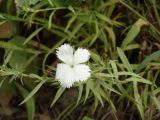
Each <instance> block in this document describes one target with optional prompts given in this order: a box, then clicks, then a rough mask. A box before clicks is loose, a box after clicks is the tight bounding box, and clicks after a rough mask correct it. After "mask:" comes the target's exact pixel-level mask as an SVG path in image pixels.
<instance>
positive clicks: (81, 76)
mask: <svg viewBox="0 0 160 120" xmlns="http://www.w3.org/2000/svg"><path fill="white" fill-rule="evenodd" d="M73 71H74V75H75V81H85V80H87V79H88V78H89V77H90V75H91V73H90V71H91V70H90V68H89V66H88V65H85V64H79V65H75V66H74V67H73Z"/></svg>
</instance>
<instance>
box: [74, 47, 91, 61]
mask: <svg viewBox="0 0 160 120" xmlns="http://www.w3.org/2000/svg"><path fill="white" fill-rule="evenodd" d="M89 58H90V53H89V51H88V50H86V49H83V48H78V49H77V50H76V52H75V53H74V64H79V63H84V62H87V61H88V60H89Z"/></svg>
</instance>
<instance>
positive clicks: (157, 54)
mask: <svg viewBox="0 0 160 120" xmlns="http://www.w3.org/2000/svg"><path fill="white" fill-rule="evenodd" d="M158 58H160V50H158V51H156V52H154V53H152V54H151V55H149V56H147V57H146V58H145V59H144V60H143V61H142V63H141V64H140V65H139V66H138V68H137V70H136V73H138V72H140V71H141V70H142V69H143V68H145V67H146V66H147V65H148V64H149V63H150V62H151V61H152V60H156V59H158Z"/></svg>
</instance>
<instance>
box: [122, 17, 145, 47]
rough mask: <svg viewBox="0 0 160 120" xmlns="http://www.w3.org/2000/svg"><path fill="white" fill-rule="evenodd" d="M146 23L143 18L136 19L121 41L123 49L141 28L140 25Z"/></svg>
mask: <svg viewBox="0 0 160 120" xmlns="http://www.w3.org/2000/svg"><path fill="white" fill-rule="evenodd" d="M147 24H148V23H147V22H146V21H145V20H143V19H138V20H137V21H136V23H135V24H134V25H132V27H131V29H130V30H129V32H128V34H127V36H126V38H125V39H124V40H123V42H122V46H121V47H122V48H123V49H124V48H125V47H127V45H128V44H130V43H131V42H132V41H133V40H134V39H135V37H136V36H137V35H138V33H139V32H140V30H141V27H142V26H144V25H147Z"/></svg>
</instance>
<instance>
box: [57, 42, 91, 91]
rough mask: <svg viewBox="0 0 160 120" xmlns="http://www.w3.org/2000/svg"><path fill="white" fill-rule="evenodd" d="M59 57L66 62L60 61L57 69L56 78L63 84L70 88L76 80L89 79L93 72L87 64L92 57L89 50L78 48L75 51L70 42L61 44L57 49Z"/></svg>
mask: <svg viewBox="0 0 160 120" xmlns="http://www.w3.org/2000/svg"><path fill="white" fill-rule="evenodd" d="M56 54H57V57H58V58H59V59H60V60H61V61H62V62H64V63H59V64H58V65H57V70H56V79H57V80H58V81H59V82H60V83H61V85H62V86H64V87H66V88H70V87H71V86H72V85H73V84H74V82H78V81H85V80H87V79H88V78H89V77H90V75H91V73H90V71H91V70H90V68H89V66H87V65H85V64H84V62H87V61H88V60H89V58H90V53H89V51H88V50H86V49H83V48H78V49H77V50H76V51H74V49H73V47H72V46H70V45H69V44H64V45H62V46H60V47H59V48H58V49H57V51H56Z"/></svg>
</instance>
